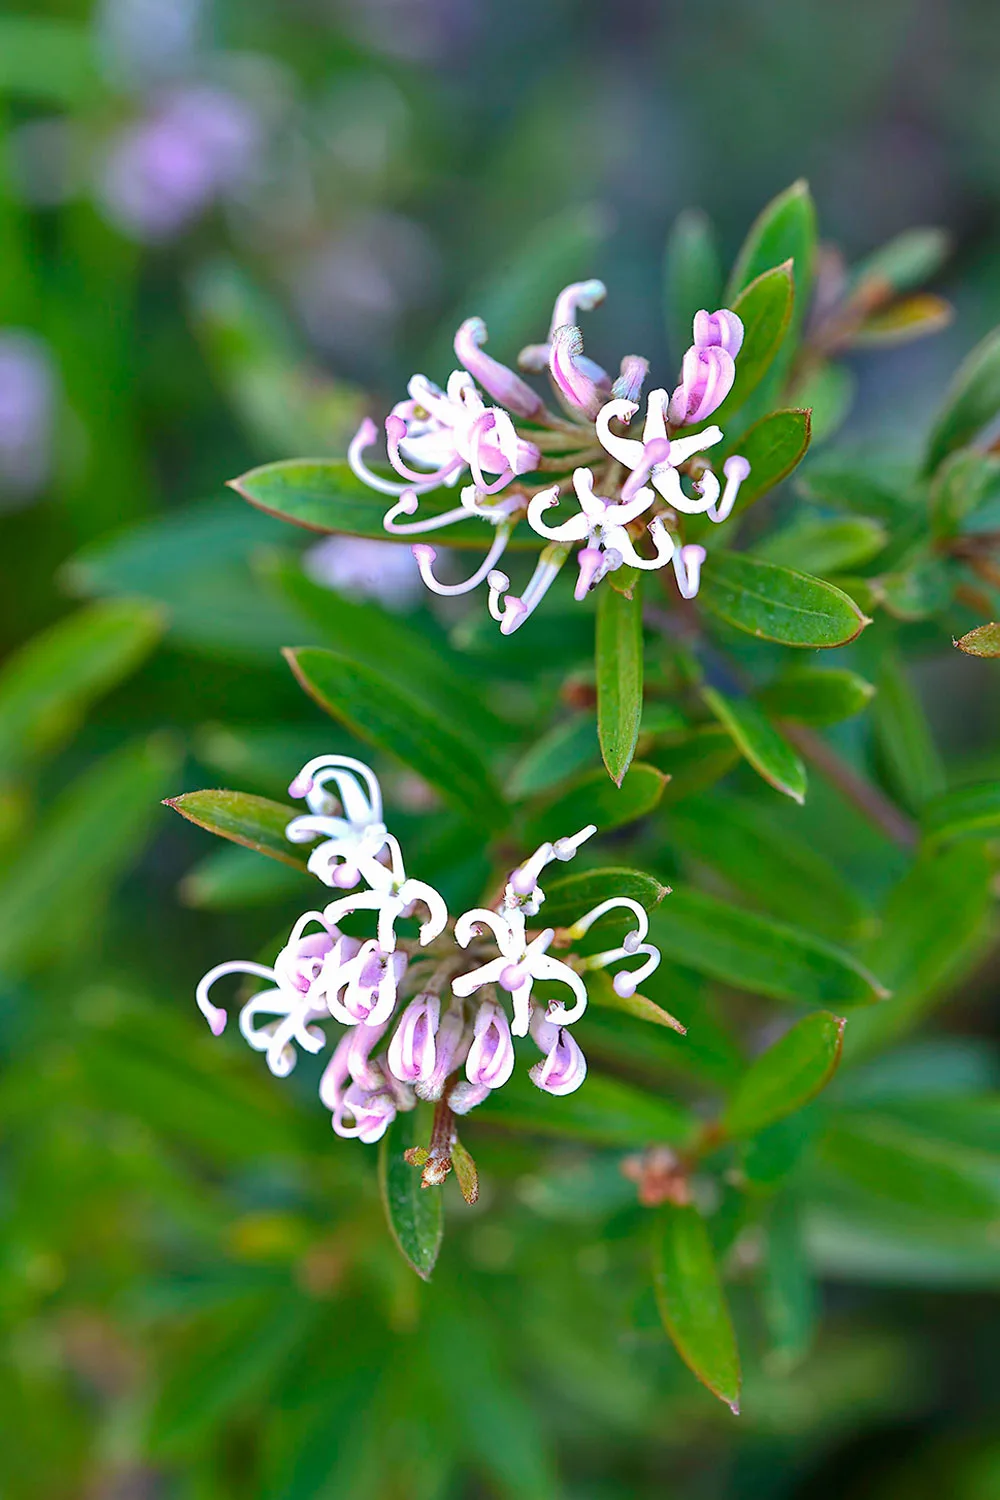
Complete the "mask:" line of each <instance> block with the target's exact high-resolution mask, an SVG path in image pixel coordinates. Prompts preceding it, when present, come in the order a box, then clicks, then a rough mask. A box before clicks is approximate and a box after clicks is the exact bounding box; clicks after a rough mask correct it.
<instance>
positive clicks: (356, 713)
mask: <svg viewBox="0 0 1000 1500" xmlns="http://www.w3.org/2000/svg"><path fill="white" fill-rule="evenodd" d="M285 655H286V656H287V658H288V661H289V663H290V665H291V668H292V671H293V672H294V673H295V675H296V677H297V678H298V680H299V682H300V683H301V684H302V686H303V687H304V688H305V690H306V692H307V693H309V694H310V696H311V697H313V698H315V700H316V702H317V703H318V704H319V705H320V707H321V708H323V709H325V710H326V712H327V713H329V714H331V715H332V716H333V717H334V718H335V719H339V720H340V722H341V723H343V724H346V726H347V728H348V729H350V730H351V731H352V733H354V734H356V735H357V736H358V738H359V739H362V740H366V741H367V742H368V743H369V744H372V745H375V746H377V747H378V748H379V749H380V750H384V751H385V752H386V753H387V754H389V755H392V756H394V757H395V758H396V759H397V760H400V761H402V762H403V764H404V765H405V766H408V767H409V768H410V769H411V770H413V771H416V772H417V774H418V775H420V776H422V777H423V778H424V780H425V781H427V782H429V783H430V785H431V786H432V787H435V788H436V789H437V790H438V791H439V792H440V793H441V795H442V796H443V797H444V799H445V800H446V801H447V802H449V803H452V804H453V805H454V806H455V807H456V808H457V809H458V810H459V811H460V812H464V813H466V814H467V815H468V816H469V817H471V818H474V819H476V820H477V821H479V822H482V823H484V824H486V825H487V826H490V827H496V826H497V825H498V824H500V823H502V822H503V821H504V819H505V817H506V812H505V808H504V804H503V797H502V794H501V792H500V789H499V787H498V786H497V784H496V782H495V781H494V779H493V775H492V773H491V772H490V771H489V770H488V769H487V767H486V766H485V765H484V764H483V762H482V760H481V759H480V756H479V753H478V750H476V749H475V748H474V747H473V746H472V745H470V744H468V743H467V742H466V741H465V740H464V739H463V738H461V737H460V736H459V735H458V734H457V733H456V732H455V730H454V729H453V728H452V727H451V726H450V725H448V724H445V723H442V722H441V721H440V719H438V718H437V717H436V716H434V715H432V714H430V713H429V712H428V711H427V709H426V708H425V706H424V703H423V702H422V700H421V699H420V698H419V697H417V696H416V695H417V694H419V692H420V684H419V683H414V685H413V690H414V695H413V696H411V695H410V694H409V693H405V692H403V691H401V690H400V689H399V688H397V687H395V686H394V685H393V684H391V683H389V682H387V681H386V680H385V679H384V678H383V677H380V676H379V675H378V674H377V673H375V672H372V671H370V670H369V669H368V668H367V667H361V666H358V665H356V664H355V663H354V662H349V661H347V660H345V658H344V657H342V656H338V655H337V654H336V653H335V652H333V651H323V650H320V649H319V648H318V647H312V646H303V647H300V648H299V649H297V650H288V651H286V653H285Z"/></svg>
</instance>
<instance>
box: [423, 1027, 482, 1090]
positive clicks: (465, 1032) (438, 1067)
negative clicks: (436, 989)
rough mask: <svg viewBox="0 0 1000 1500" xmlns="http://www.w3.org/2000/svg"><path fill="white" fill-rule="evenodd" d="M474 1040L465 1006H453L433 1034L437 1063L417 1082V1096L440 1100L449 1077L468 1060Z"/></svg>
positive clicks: (435, 1061) (435, 1060)
mask: <svg viewBox="0 0 1000 1500" xmlns="http://www.w3.org/2000/svg"><path fill="white" fill-rule="evenodd" d="M471 1042H472V1032H471V1028H470V1027H469V1026H467V1025H466V1021H465V1014H464V1011H463V1009H462V1007H461V1006H452V1007H450V1008H449V1009H448V1010H446V1011H445V1013H444V1015H443V1016H442V1017H441V1024H440V1026H439V1027H438V1029H437V1033H436V1035H435V1037H434V1066H433V1068H432V1069H431V1071H430V1073H428V1074H427V1076H426V1077H424V1078H420V1079H418V1080H417V1082H416V1084H415V1085H414V1093H415V1094H416V1095H417V1097H418V1099H440V1097H441V1095H442V1094H443V1093H444V1090H445V1084H446V1083H447V1082H448V1079H449V1077H450V1076H451V1074H452V1073H454V1072H455V1071H456V1069H458V1068H460V1067H461V1066H462V1064H463V1062H464V1061H465V1059H466V1057H467V1055H468V1051H469V1047H470V1045H471Z"/></svg>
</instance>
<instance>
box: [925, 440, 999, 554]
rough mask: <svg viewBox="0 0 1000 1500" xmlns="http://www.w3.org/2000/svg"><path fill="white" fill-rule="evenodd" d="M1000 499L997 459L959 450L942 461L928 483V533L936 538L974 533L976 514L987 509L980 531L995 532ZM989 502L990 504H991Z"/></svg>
mask: <svg viewBox="0 0 1000 1500" xmlns="http://www.w3.org/2000/svg"><path fill="white" fill-rule="evenodd" d="M998 495H1000V456H998V455H997V454H995V453H980V451H979V450H978V449H977V448H959V449H958V450H957V452H955V453H952V454H950V455H949V456H948V458H946V459H945V461H944V463H943V464H942V465H941V466H940V468H939V469H938V471H937V473H936V474H935V475H934V478H933V480H932V481H931V488H930V508H931V529H932V530H933V532H934V534H935V536H939V537H951V536H956V535H957V534H958V533H959V532H965V533H970V532H971V533H975V532H976V531H977V530H979V529H980V527H979V526H977V524H976V521H977V515H976V513H977V511H979V510H980V509H981V508H983V507H986V508H987V509H986V515H985V518H984V521H983V526H982V529H985V530H994V529H995V527H996V519H997V518H996V516H995V514H994V511H995V505H996V500H997V496H998ZM991 502H993V503H992V504H991Z"/></svg>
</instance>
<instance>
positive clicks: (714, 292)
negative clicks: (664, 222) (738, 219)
mask: <svg viewBox="0 0 1000 1500" xmlns="http://www.w3.org/2000/svg"><path fill="white" fill-rule="evenodd" d="M663 279H664V291H665V293H666V308H667V334H668V336H669V339H670V348H671V351H672V353H673V355H674V358H675V360H677V361H678V362H679V361H680V359H681V356H682V355H683V353H684V351H685V349H687V347H688V345H689V344H690V342H691V337H692V325H693V323H694V315H695V313H696V312H701V311H702V309H704V310H705V311H706V312H714V311H715V310H716V308H717V307H718V306H719V302H720V300H721V297H722V267H721V266H720V264H719V251H718V247H717V245H716V241H715V233H714V231H713V229H712V224H711V220H710V219H709V217H708V215H707V214H705V213H702V211H701V209H698V208H685V209H683V210H682V211H681V212H680V213H679V214H678V215H677V218H676V219H675V220H674V222H673V226H672V227H671V230H670V234H669V235H668V237H667V249H666V255H665V256H664V266H663Z"/></svg>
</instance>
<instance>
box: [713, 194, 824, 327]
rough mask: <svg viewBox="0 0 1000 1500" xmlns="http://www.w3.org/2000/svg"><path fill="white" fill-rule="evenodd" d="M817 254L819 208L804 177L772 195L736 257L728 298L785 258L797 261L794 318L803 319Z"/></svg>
mask: <svg viewBox="0 0 1000 1500" xmlns="http://www.w3.org/2000/svg"><path fill="white" fill-rule="evenodd" d="M815 256H816V210H815V208H814V206H813V201H812V198H811V197H810V194H809V186H808V184H807V183H806V182H804V181H802V180H801V179H800V180H799V181H798V182H793V183H792V185H791V187H790V188H786V189H785V191H784V192H783V193H779V194H778V196H777V197H776V198H773V199H772V200H771V202H770V203H769V204H768V205H767V207H766V208H765V209H763V210H762V212H761V213H760V214H759V215H758V217H757V218H756V219H755V220H754V223H753V224H752V226H751V228H750V233H749V234H748V235H747V237H746V240H745V241H744V243H743V247H742V249H741V250H740V253H739V255H738V256H737V257H736V263H735V265H734V266H733V272H732V275H731V276H730V278H729V286H728V288H727V291H726V300H727V302H728V304H729V306H730V307H731V306H732V303H733V299H734V298H735V297H736V296H737V295H738V294H739V293H740V292H741V291H742V290H743V288H744V287H746V286H749V284H750V282H751V281H753V280H754V278H755V277H757V276H759V275H760V274H761V272H763V271H769V270H770V269H771V267H772V266H780V265H781V264H783V262H784V261H786V260H791V261H793V262H794V272H795V319H796V323H799V322H801V320H802V318H803V316H804V315H805V310H806V308H807V307H808V306H809V297H810V294H811V292H812V276H813V262H814V260H815Z"/></svg>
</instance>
